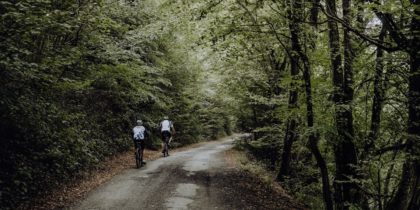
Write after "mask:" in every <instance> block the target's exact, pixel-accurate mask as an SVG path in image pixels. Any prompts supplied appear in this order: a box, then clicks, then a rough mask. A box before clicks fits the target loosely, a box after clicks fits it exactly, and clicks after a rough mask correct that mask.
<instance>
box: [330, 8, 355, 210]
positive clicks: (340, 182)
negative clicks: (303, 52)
mask: <svg viewBox="0 0 420 210" xmlns="http://www.w3.org/2000/svg"><path fill="white" fill-rule="evenodd" d="M326 8H327V10H326V11H327V13H329V14H330V15H332V16H334V17H335V16H336V14H337V9H336V2H335V0H327V1H326ZM349 9H350V1H348V0H343V15H344V21H347V22H348V23H349V20H350V13H349V12H350V10H349ZM328 29H329V34H328V35H329V45H330V59H331V69H332V73H333V86H334V103H335V124H336V125H335V126H336V129H337V139H336V144H335V145H334V155H335V164H336V173H335V182H334V189H335V201H336V202H335V204H336V209H339V210H341V209H349V206H348V204H349V203H352V202H353V200H354V199H353V198H354V195H355V194H354V193H353V191H354V190H355V189H356V187H355V185H354V184H353V183H351V182H350V177H354V176H355V174H356V173H355V170H354V168H353V167H354V166H355V165H356V164H357V157H356V149H355V146H354V143H353V137H354V128H353V115H352V109H351V102H352V100H353V88H352V83H353V79H352V57H353V55H352V49H351V40H350V36H349V31H348V30H344V41H343V44H344V59H345V62H344V70H343V68H342V63H341V53H340V37H339V31H338V26H337V23H336V22H334V20H332V19H329V20H328Z"/></svg>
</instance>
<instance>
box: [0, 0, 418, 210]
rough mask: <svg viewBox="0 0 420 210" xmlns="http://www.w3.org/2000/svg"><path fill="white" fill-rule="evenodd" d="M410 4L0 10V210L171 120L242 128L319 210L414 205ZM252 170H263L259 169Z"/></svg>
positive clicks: (100, 0)
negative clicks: (141, 125) (143, 129)
mask: <svg viewBox="0 0 420 210" xmlns="http://www.w3.org/2000/svg"><path fill="white" fill-rule="evenodd" d="M419 4H420V2H419V1H416V0H402V1H395V0H384V1H350V0H313V1H301V0H288V1H276V0H270V1H268V0H267V1H264V0H217V1H213V0H205V1H201V0H188V1H186V0H183V1H172V0H115V1H114V0H90V1H87V0H86V1H85V0H78V1H75V0H68V1H58V0H43V1H39V0H19V1H15V0H13V1H12V0H4V1H0V20H1V21H0V49H1V51H0V96H1V98H0V119H1V120H0V140H1V143H0V144H1V145H0V168H1V171H0V206H1V207H2V208H3V207H4V208H14V207H15V206H17V205H19V204H20V203H21V202H22V201H25V200H28V199H29V198H31V197H33V196H35V195H37V194H38V193H39V192H40V191H47V190H51V189H54V187H55V186H58V185H59V183H63V182H72V181H74V180H75V179H79V178H81V177H83V174H84V172H85V171H88V170H91V169H94V168H95V167H97V166H98V164H99V163H100V162H101V161H103V160H105V159H106V158H107V157H109V156H112V155H115V154H120V153H122V152H125V151H127V150H129V149H131V147H132V142H131V136H130V131H131V127H132V126H133V125H134V122H135V121H136V120H137V119H142V120H143V121H144V122H145V124H146V126H147V127H148V128H149V129H151V130H152V133H153V135H152V137H151V139H152V141H150V142H151V143H150V144H149V145H148V147H149V148H152V149H153V148H155V149H157V148H158V147H159V144H158V142H159V141H158V131H157V130H156V128H157V124H158V122H159V121H160V120H161V118H162V117H163V116H164V115H168V116H169V117H170V118H171V119H172V120H173V121H174V122H175V127H176V130H177V131H178V132H177V135H176V138H177V139H176V140H177V142H179V143H180V144H181V145H186V144H191V143H194V142H197V141H201V140H205V139H216V138H217V137H219V136H223V135H226V134H230V133H231V132H233V131H242V132H249V133H251V134H252V135H251V136H250V137H249V138H248V139H247V140H246V141H244V142H243V145H242V146H241V147H242V148H243V149H244V151H246V152H247V153H249V154H252V155H253V157H255V158H256V159H258V160H259V161H261V162H262V163H261V164H260V166H262V167H264V168H265V169H268V170H271V171H272V173H273V174H274V176H275V178H274V181H275V182H278V183H280V184H281V185H282V186H283V187H284V188H285V189H286V190H288V191H290V192H291V194H293V195H295V196H296V197H297V198H298V199H299V200H300V201H302V202H304V203H305V205H308V206H309V207H310V208H312V209H328V210H332V209H337V210H348V209H364V210H365V209H366V210H367V209H378V210H394V209H401V210H406V209H409V210H414V209H416V210H417V209H420V186H419V185H420V182H419V180H420V178H419V176H420V165H419V164H420V161H419V158H420V106H419V104H420V53H419V49H420V35H419V33H420V5H419ZM260 166H259V167H260Z"/></svg>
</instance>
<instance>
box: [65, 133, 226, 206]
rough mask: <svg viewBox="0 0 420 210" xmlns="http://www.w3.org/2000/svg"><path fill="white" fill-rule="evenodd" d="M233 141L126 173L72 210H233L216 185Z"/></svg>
mask: <svg viewBox="0 0 420 210" xmlns="http://www.w3.org/2000/svg"><path fill="white" fill-rule="evenodd" d="M233 141H234V140H233V137H229V138H225V139H222V140H219V141H214V142H209V143H206V144H204V145H202V146H200V147H197V148H193V149H190V150H188V151H184V152H177V153H174V154H171V155H170V156H169V157H166V158H163V157H162V158H159V159H157V160H154V161H150V162H148V163H147V165H146V166H144V167H142V168H140V169H129V170H127V171H124V172H123V173H122V174H120V175H117V176H115V177H114V178H112V179H111V180H110V181H109V182H107V183H105V184H104V185H102V186H100V187H98V188H97V189H95V190H93V191H92V192H90V193H89V194H88V196H87V197H86V199H84V200H83V201H80V202H79V203H78V204H76V205H75V206H74V207H72V208H70V209H71V210H79V209H83V210H87V209H97V210H99V209H147V210H148V209H151V210H153V209H172V210H180V209H231V207H232V205H231V204H229V200H228V201H226V199H222V198H220V195H221V193H219V191H220V189H218V188H219V187H217V186H219V185H214V184H213V183H220V182H221V181H223V180H222V179H223V176H216V174H220V173H221V172H222V171H223V170H224V168H225V167H226V164H225V163H224V159H223V151H225V150H228V149H230V148H231V147H232V146H233ZM216 179H217V180H216ZM232 202H234V201H232Z"/></svg>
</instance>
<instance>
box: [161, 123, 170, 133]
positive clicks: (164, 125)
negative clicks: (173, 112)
mask: <svg viewBox="0 0 420 210" xmlns="http://www.w3.org/2000/svg"><path fill="white" fill-rule="evenodd" d="M171 127H172V122H171V121H169V120H164V121H162V122H161V123H160V128H161V129H160V131H161V132H162V131H171Z"/></svg>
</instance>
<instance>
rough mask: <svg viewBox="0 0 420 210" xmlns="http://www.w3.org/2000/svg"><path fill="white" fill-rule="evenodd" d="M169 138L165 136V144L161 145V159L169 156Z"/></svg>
mask: <svg viewBox="0 0 420 210" xmlns="http://www.w3.org/2000/svg"><path fill="white" fill-rule="evenodd" d="M170 140H171V138H170V137H169V135H168V136H165V142H164V143H163V151H162V152H163V157H168V156H169V142H170Z"/></svg>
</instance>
